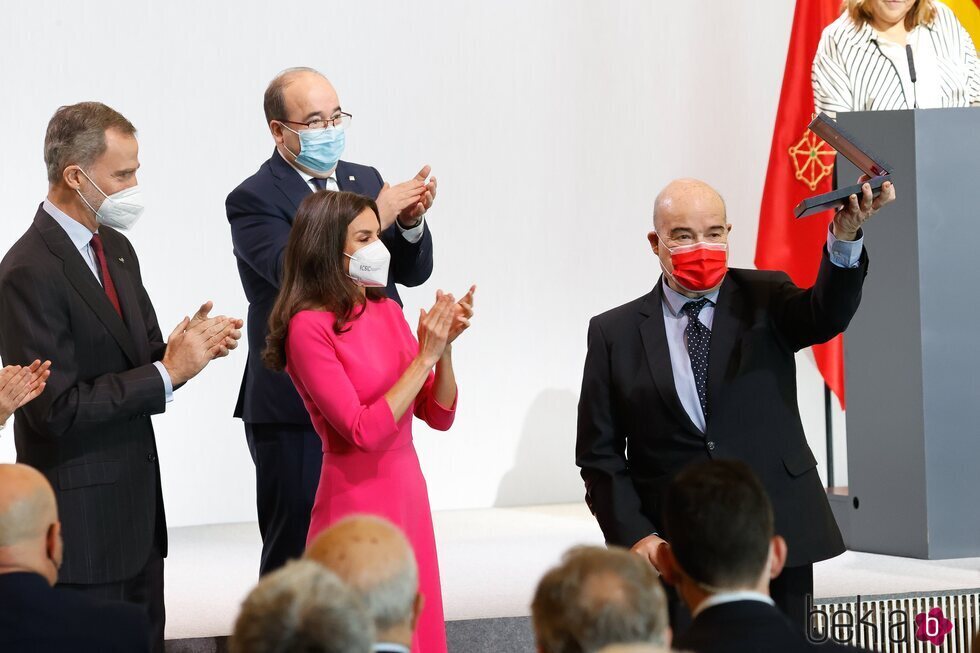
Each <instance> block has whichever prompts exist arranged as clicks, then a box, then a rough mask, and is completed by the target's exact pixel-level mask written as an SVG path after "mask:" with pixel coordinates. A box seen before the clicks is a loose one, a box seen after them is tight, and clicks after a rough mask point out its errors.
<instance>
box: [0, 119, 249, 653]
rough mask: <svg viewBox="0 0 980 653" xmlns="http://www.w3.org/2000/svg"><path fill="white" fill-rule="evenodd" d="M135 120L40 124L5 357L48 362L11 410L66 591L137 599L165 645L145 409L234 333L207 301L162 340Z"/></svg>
mask: <svg viewBox="0 0 980 653" xmlns="http://www.w3.org/2000/svg"><path fill="white" fill-rule="evenodd" d="M135 133H136V130H135V128H134V127H133V125H132V124H131V123H130V122H129V121H128V120H126V118H124V117H123V116H122V115H120V114H119V113H117V112H116V111H114V110H113V109H111V108H109V107H107V106H105V105H104V104H100V103H98V102H82V103H80V104H75V105H72V106H66V107H61V108H60V109H58V111H57V112H55V114H54V116H53V117H52V118H51V121H50V122H49V124H48V129H47V133H46V135H45V140H44V160H45V163H46V164H47V169H48V181H49V187H48V196H47V199H46V200H45V201H44V203H43V204H42V205H41V206H40V207H39V208H38V211H37V215H36V216H35V217H34V223H33V224H32V225H31V226H30V227H29V228H28V229H27V231H26V233H25V234H24V235H23V236H22V237H21V238H20V240H18V241H17V243H16V244H14V246H13V247H12V248H11V249H10V251H9V252H8V253H7V255H6V256H5V257H4V258H3V261H2V263H0V355H2V356H3V359H4V361H6V362H8V363H12V364H25V363H27V362H30V361H33V360H35V359H42V360H43V359H44V358H50V359H51V361H52V362H53V365H52V368H51V369H52V373H51V376H50V377H49V378H48V380H47V389H46V390H45V392H44V394H42V395H41V396H40V397H38V398H37V399H35V400H34V401H32V402H31V403H29V404H27V405H26V406H24V407H23V408H21V409H20V410H18V412H17V419H16V420H15V423H14V431H15V440H16V445H17V459H18V461H19V462H23V463H27V464H28V465H31V466H33V467H36V468H37V469H39V470H40V471H41V472H42V473H44V475H45V476H46V477H47V478H48V480H49V481H50V482H51V485H52V486H53V487H54V489H55V494H56V496H57V499H58V506H59V512H60V514H61V517H62V520H63V523H64V533H65V542H66V543H67V551H66V553H65V559H64V566H63V567H62V569H61V574H60V581H61V585H62V587H67V588H71V589H75V590H77V591H84V592H87V593H89V594H90V595H94V596H97V597H100V598H109V599H119V600H124V601H129V602H133V603H139V604H140V605H142V606H144V608H145V609H146V610H147V611H148V614H149V617H150V623H151V625H152V628H153V637H154V642H155V646H156V648H157V650H163V627H164V621H165V619H164V607H163V558H164V556H166V553H167V531H166V519H165V517H164V509H163V497H162V495H161V491H160V466H159V462H158V461H157V447H156V441H155V439H154V434H153V425H152V423H151V421H150V415H155V414H158V413H162V412H164V410H165V409H166V406H167V403H168V402H169V401H171V400H172V397H173V390H174V388H177V387H179V386H181V385H182V384H184V383H186V382H187V381H188V380H190V379H191V378H193V377H194V376H196V375H197V374H198V373H199V372H200V371H201V370H202V369H203V368H204V367H205V366H206V365H207V364H208V363H209V362H210V361H211V360H212V358H215V357H218V356H222V355H226V354H227V353H228V350H229V349H231V348H233V347H235V345H236V342H237V339H238V338H239V337H241V332H240V331H239V328H240V327H241V326H242V322H241V320H233V319H230V318H225V317H215V318H209V317H208V316H207V313H208V311H209V310H210V303H207V304H205V305H204V306H202V307H201V309H200V310H199V311H198V312H197V314H195V315H194V317H193V319H189V318H184V320H183V321H182V322H181V323H180V324H179V325H178V326H177V328H176V329H175V330H174V331H173V333H171V335H170V338H169V340H168V342H164V341H163V337H162V335H161V333H160V328H159V325H158V323H157V317H156V313H155V312H154V310H153V305H152V304H151V303H150V298H149V296H148V295H147V293H146V290H145V289H144V288H143V282H142V279H141V277H140V267H139V261H138V260H137V258H136V252H135V251H134V250H133V246H132V245H131V244H130V242H129V240H128V239H126V238H125V237H124V236H123V235H122V234H121V233H119V232H118V231H116V230H115V229H114V228H112V227H113V226H115V227H119V228H128V227H130V226H132V224H133V223H134V222H135V221H136V219H137V218H138V217H139V215H140V213H141V212H142V204H141V202H140V195H139V187H138V186H137V183H136V170H137V168H138V167H139V160H138V150H139V147H138V143H137V141H136V136H135Z"/></svg>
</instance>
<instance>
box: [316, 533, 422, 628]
mask: <svg viewBox="0 0 980 653" xmlns="http://www.w3.org/2000/svg"><path fill="white" fill-rule="evenodd" d="M305 557H306V558H308V559H310V560H315V561H316V562H318V563H320V564H322V565H323V566H325V567H326V568H327V569H329V570H330V571H332V572H333V573H335V574H337V576H338V577H339V578H340V579H342V580H343V581H344V582H345V583H347V585H348V586H349V587H350V588H351V589H353V590H354V591H355V592H356V593H357V594H358V595H359V596H360V598H361V601H362V603H363V605H364V608H365V610H366V611H367V614H368V616H369V617H370V618H371V619H372V620H373V621H374V628H375V633H376V634H375V637H376V640H377V642H379V643H389V644H401V645H402V646H407V647H410V646H411V644H412V634H413V633H414V631H415V627H416V625H417V623H418V618H419V614H420V613H421V611H422V605H423V597H422V595H421V594H419V572H418V566H417V564H416V562H415V554H414V553H413V552H412V546H411V544H409V542H408V540H407V539H406V538H405V535H404V534H402V532H401V531H400V530H399V529H398V527H396V526H395V525H394V524H392V523H391V522H389V521H386V520H384V519H381V518H379V517H373V516H368V515H357V516H351V517H347V518H346V519H343V520H341V521H338V522H337V523H336V524H334V525H333V526H331V527H330V528H328V529H326V530H325V531H323V532H322V533H320V535H318V536H317V538H316V539H315V540H313V542H312V543H311V544H310V546H309V547H308V548H307V550H306V556H305Z"/></svg>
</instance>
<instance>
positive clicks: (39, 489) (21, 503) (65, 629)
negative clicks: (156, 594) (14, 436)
mask: <svg viewBox="0 0 980 653" xmlns="http://www.w3.org/2000/svg"><path fill="white" fill-rule="evenodd" d="M61 560H62V542H61V524H60V523H59V522H58V507H57V505H56V503H55V498H54V492H53V491H52V489H51V485H50V484H49V483H48V481H47V479H45V478H44V476H43V475H41V473H40V472H38V471H37V470H35V469H33V468H31V467H28V466H27V465H0V650H2V651H5V652H7V653H46V652H47V651H51V652H52V653H53V652H55V651H57V652H59V653H60V652H61V651H79V652H81V651H91V652H92V653H103V652H109V651H112V652H115V653H131V652H139V651H148V650H149V642H150V624H149V621H148V620H147V617H146V613H145V612H143V610H141V609H140V608H139V607H137V606H135V605H131V604H129V603H121V602H112V601H99V600H97V599H92V598H89V597H87V596H84V595H82V594H79V593H78V592H70V591H68V590H63V589H55V588H54V587H52V586H53V585H54V584H55V582H57V579H58V567H60V566H61Z"/></svg>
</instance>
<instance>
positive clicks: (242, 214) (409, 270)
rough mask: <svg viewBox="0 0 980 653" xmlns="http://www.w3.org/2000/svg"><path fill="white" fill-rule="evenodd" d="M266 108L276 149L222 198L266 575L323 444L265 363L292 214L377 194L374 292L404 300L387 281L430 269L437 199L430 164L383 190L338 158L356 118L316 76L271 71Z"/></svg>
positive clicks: (302, 509)
mask: <svg viewBox="0 0 980 653" xmlns="http://www.w3.org/2000/svg"><path fill="white" fill-rule="evenodd" d="M264 110H265V119H266V124H267V126H268V128H269V131H270V133H271V134H272V138H273V140H274V141H275V150H274V151H273V152H272V156H271V157H270V158H269V159H268V160H267V161H266V162H265V163H263V164H262V165H261V166H260V167H259V169H258V171H257V172H256V173H255V174H253V175H252V176H251V177H249V178H248V179H246V180H245V181H243V182H242V183H241V184H240V185H239V186H238V187H237V188H236V189H235V190H233V191H232V192H231V193H230V194H229V195H228V199H227V200H226V202H225V208H226V211H227V215H228V221H229V223H230V224H231V236H232V243H233V245H234V252H235V256H236V258H237V262H238V273H239V276H240V277H241V280H242V286H243V287H244V289H245V295H246V297H247V298H248V301H249V310H248V341H249V356H248V363H247V365H246V369H245V375H244V378H243V379H242V386H241V391H240V394H239V397H238V405H237V407H236V409H235V416H236V417H240V418H242V419H243V420H244V422H245V435H246V439H247V441H248V447H249V451H250V453H251V455H252V460H253V462H254V463H255V472H256V502H257V508H258V518H259V531H260V533H261V535H262V558H261V563H260V573H262V574H265V573H268V572H270V571H272V570H274V569H277V568H278V567H281V566H282V565H283V564H285V562H286V561H287V560H289V559H290V558H295V557H299V556H300V555H302V553H303V549H304V547H305V545H306V535H307V530H308V529H309V524H310V511H311V510H312V508H313V500H314V497H315V495H316V488H317V484H318V482H319V478H320V466H321V463H322V452H321V449H322V444H321V442H320V438H319V436H318V435H317V434H316V431H314V429H313V425H312V424H311V423H310V417H309V414H308V413H307V411H306V408H305V406H304V405H303V402H302V400H301V399H300V397H299V395H298V394H297V392H296V389H295V388H294V387H293V384H292V382H291V381H290V380H289V377H288V376H287V375H286V374H284V373H282V372H273V371H272V370H269V369H268V368H266V367H265V366H264V364H263V363H262V359H261V353H262V350H263V349H264V348H265V337H266V332H267V324H268V319H269V312H270V311H271V310H272V305H273V303H274V302H275V299H276V295H277V294H278V292H279V283H280V279H281V278H282V267H283V254H284V252H285V248H286V240H287V239H288V237H289V231H290V229H291V227H292V222H293V216H294V214H295V213H296V209H297V208H298V207H299V204H300V203H301V202H302V201H303V199H304V198H305V197H306V196H308V195H309V194H310V193H314V192H317V191H338V190H340V191H349V192H354V193H358V194H361V195H365V196H367V197H370V198H371V199H374V200H375V201H376V202H377V205H378V210H379V214H380V218H381V228H382V234H381V240H382V241H383V243H384V247H385V248H386V249H387V250H388V251H389V252H390V254H391V261H390V265H389V266H388V274H387V278H386V279H385V280H384V281H383V282H382V283H381V285H383V286H386V291H387V293H388V296H389V297H391V298H392V299H394V300H395V301H398V302H399V303H401V300H400V299H399V296H398V290H397V288H396V285H395V284H401V285H403V286H417V285H420V284H422V283H424V282H425V281H426V280H427V279H428V278H429V275H430V274H431V273H432V235H431V233H430V232H429V228H428V226H427V224H426V220H425V213H426V211H428V209H429V208H430V207H431V206H432V203H433V201H434V199H435V195H436V179H435V177H430V176H429V173H430V169H429V166H427V165H426V166H423V167H422V169H421V170H420V171H419V172H418V174H417V175H415V177H413V178H412V179H410V180H408V181H406V182H404V183H401V184H397V185H395V186H389V185H388V184H386V183H384V181H383V180H382V178H381V175H380V174H379V173H378V171H377V170H376V169H374V168H372V167H369V166H363V165H358V164H355V163H349V162H347V161H344V160H343V159H342V158H341V157H342V156H343V154H344V148H345V146H346V143H347V138H348V135H349V134H350V133H351V130H350V128H351V123H352V116H351V114H350V113H348V112H347V111H345V110H344V109H343V108H341V104H340V99H339V98H338V96H337V91H336V90H335V89H334V87H333V85H332V84H331V83H330V81H329V80H327V78H326V77H324V76H323V75H322V74H320V73H319V72H317V71H316V70H313V69H311V68H290V69H288V70H285V71H283V72H282V73H280V74H279V75H277V76H276V77H275V79H273V80H272V82H270V84H269V86H268V88H267V89H266V92H265V98H264Z"/></svg>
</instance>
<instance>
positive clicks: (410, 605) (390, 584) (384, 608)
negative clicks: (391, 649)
mask: <svg viewBox="0 0 980 653" xmlns="http://www.w3.org/2000/svg"><path fill="white" fill-rule="evenodd" d="M418 591H419V570H418V566H417V565H416V563H415V557H414V556H411V555H409V556H408V557H407V559H406V560H405V561H404V564H402V566H401V569H400V570H399V571H398V573H396V574H394V575H392V576H390V577H388V578H385V579H384V580H382V581H381V582H379V583H378V584H377V585H374V586H372V587H370V588H361V589H360V591H359V592H358V593H359V594H360V596H361V601H362V602H363V603H364V609H365V610H366V611H367V613H368V616H369V617H371V619H373V620H374V626H375V628H377V629H378V632H384V631H386V630H389V629H390V628H394V627H395V626H397V625H399V624H403V623H405V622H406V621H408V620H409V619H411V618H412V613H413V611H414V610H415V597H416V596H418Z"/></svg>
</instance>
